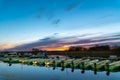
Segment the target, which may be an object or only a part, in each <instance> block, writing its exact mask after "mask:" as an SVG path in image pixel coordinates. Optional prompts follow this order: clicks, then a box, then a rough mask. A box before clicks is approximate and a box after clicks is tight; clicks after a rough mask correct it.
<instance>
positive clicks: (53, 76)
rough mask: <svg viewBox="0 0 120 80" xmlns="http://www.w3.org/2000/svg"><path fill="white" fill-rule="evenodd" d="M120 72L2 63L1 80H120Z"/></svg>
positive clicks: (0, 69) (0, 66)
mask: <svg viewBox="0 0 120 80" xmlns="http://www.w3.org/2000/svg"><path fill="white" fill-rule="evenodd" d="M82 74H83V75H82ZM119 75H120V72H111V73H110V71H109V70H107V71H101V72H97V70H96V69H95V70H94V71H91V70H85V69H84V68H82V69H74V67H72V68H65V67H64V66H63V67H55V66H53V67H40V66H30V65H29V66H28V65H21V64H11V63H9V64H7V63H0V80H119V79H120V76H119Z"/></svg>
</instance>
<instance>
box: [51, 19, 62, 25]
mask: <svg viewBox="0 0 120 80" xmlns="http://www.w3.org/2000/svg"><path fill="white" fill-rule="evenodd" d="M60 22H61V19H56V20H54V21H53V24H55V25H57V24H59V23H60Z"/></svg>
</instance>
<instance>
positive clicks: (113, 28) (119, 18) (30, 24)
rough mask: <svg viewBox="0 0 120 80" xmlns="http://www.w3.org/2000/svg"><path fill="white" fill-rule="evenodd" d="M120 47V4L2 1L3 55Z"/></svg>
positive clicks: (113, 0)
mask: <svg viewBox="0 0 120 80" xmlns="http://www.w3.org/2000/svg"><path fill="white" fill-rule="evenodd" d="M94 45H111V46H116V45H117V46H119V45H120V0H0V51H5V50H13V51H14V50H16V51H19V50H31V49H32V48H39V49H42V50H65V49H68V47H69V46H84V47H88V46H94Z"/></svg>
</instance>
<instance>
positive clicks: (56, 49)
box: [43, 47, 69, 51]
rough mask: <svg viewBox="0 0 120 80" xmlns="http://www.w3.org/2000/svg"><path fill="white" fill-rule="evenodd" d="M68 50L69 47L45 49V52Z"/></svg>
mask: <svg viewBox="0 0 120 80" xmlns="http://www.w3.org/2000/svg"><path fill="white" fill-rule="evenodd" d="M68 49H69V47H55V48H43V50H47V51H65V50H68Z"/></svg>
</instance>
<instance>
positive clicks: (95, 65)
mask: <svg viewBox="0 0 120 80" xmlns="http://www.w3.org/2000/svg"><path fill="white" fill-rule="evenodd" d="M96 67H97V64H96V63H94V74H95V75H96V74H97V69H96Z"/></svg>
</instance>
